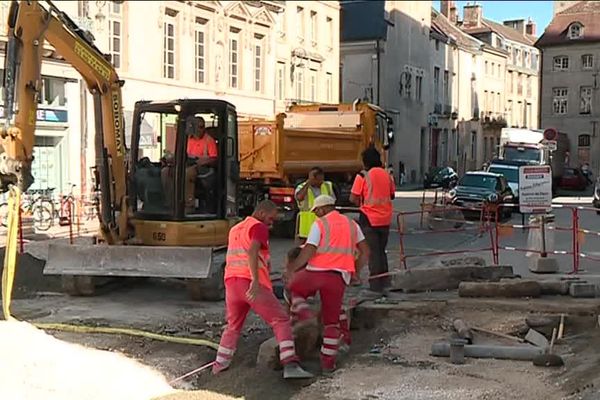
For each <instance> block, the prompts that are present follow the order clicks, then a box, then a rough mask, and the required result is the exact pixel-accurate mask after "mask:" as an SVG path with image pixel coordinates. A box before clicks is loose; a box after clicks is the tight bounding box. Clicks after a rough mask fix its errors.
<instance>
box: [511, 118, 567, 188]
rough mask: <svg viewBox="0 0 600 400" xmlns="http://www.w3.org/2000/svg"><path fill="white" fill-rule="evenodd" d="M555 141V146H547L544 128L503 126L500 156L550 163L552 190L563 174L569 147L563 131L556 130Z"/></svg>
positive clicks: (543, 163)
mask: <svg viewBox="0 0 600 400" xmlns="http://www.w3.org/2000/svg"><path fill="white" fill-rule="evenodd" d="M555 142H556V147H555V148H550V147H548V146H547V145H546V144H545V141H544V130H540V129H518V128H503V129H502V132H501V134H500V147H501V155H502V158H503V159H504V160H507V161H515V162H525V163H528V164H538V165H550V166H551V167H552V187H553V189H554V190H556V188H557V187H558V183H559V182H560V178H561V177H562V175H563V170H564V167H565V164H566V159H567V154H568V153H569V147H570V142H569V138H568V136H567V135H566V134H565V133H562V132H556V134H555Z"/></svg>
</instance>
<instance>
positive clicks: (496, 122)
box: [481, 111, 507, 128]
mask: <svg viewBox="0 0 600 400" xmlns="http://www.w3.org/2000/svg"><path fill="white" fill-rule="evenodd" d="M481 121H482V124H483V125H484V126H486V127H491V128H505V127H506V126H507V124H506V118H505V116H504V113H499V112H493V111H487V112H486V111H482V112H481Z"/></svg>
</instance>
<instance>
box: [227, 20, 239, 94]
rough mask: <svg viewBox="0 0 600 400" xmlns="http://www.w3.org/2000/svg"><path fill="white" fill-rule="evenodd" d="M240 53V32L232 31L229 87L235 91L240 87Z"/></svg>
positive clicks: (230, 33)
mask: <svg viewBox="0 0 600 400" xmlns="http://www.w3.org/2000/svg"><path fill="white" fill-rule="evenodd" d="M239 51H240V39H239V30H235V31H234V30H233V29H232V30H231V31H230V32H229V87H231V88H234V89H237V88H238V87H239V79H238V76H239V70H238V68H239Z"/></svg>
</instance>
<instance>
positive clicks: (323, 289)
mask: <svg viewBox="0 0 600 400" xmlns="http://www.w3.org/2000/svg"><path fill="white" fill-rule="evenodd" d="M312 211H313V212H315V214H316V215H317V216H318V217H319V219H317V220H316V221H315V222H314V223H313V225H312V227H311V228H310V232H309V234H308V238H307V240H306V244H305V246H304V248H303V249H302V251H301V252H300V255H299V256H298V257H297V258H296V259H295V260H293V261H291V262H290V264H289V265H288V271H286V272H288V274H293V278H292V280H291V282H290V284H289V290H290V293H291V297H292V300H291V302H292V306H291V308H290V311H291V312H292V314H293V316H294V317H295V318H296V319H297V320H298V321H304V320H308V319H311V318H313V317H314V314H313V313H312V311H311V310H310V308H309V305H308V304H307V302H306V299H308V298H309V297H312V296H314V295H315V294H316V293H319V297H320V298H321V320H322V323H323V344H322V345H321V368H322V370H323V373H325V374H328V373H331V372H332V371H333V370H334V369H335V360H336V355H337V352H338V347H339V344H340V316H341V315H342V302H343V298H344V291H345V288H346V285H349V284H350V282H351V280H352V279H353V277H356V276H359V275H360V269H361V268H362V266H363V265H365V262H366V258H367V254H368V247H367V244H366V242H365V237H364V235H363V233H362V231H361V229H360V227H359V226H358V224H357V223H356V222H354V220H352V219H350V218H348V217H347V216H345V215H342V214H340V213H339V212H338V211H336V210H335V199H334V198H333V197H331V196H327V195H320V196H319V197H317V198H316V199H315V203H314V205H313V208H312ZM356 249H358V251H359V257H358V261H357V260H356V259H355V252H356ZM305 264H306V268H304V269H303V266H304V265H305Z"/></svg>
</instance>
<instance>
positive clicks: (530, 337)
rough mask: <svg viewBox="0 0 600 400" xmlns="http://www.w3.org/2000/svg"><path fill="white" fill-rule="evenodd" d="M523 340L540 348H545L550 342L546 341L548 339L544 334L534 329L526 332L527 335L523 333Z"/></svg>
mask: <svg viewBox="0 0 600 400" xmlns="http://www.w3.org/2000/svg"><path fill="white" fill-rule="evenodd" d="M525 341H527V342H529V343H531V344H533V345H535V346H537V347H541V348H542V349H545V348H546V347H548V345H549V344H550V343H548V339H546V336H544V335H542V334H541V333H539V332H538V331H536V330H534V329H530V330H529V332H527V335H525Z"/></svg>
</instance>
